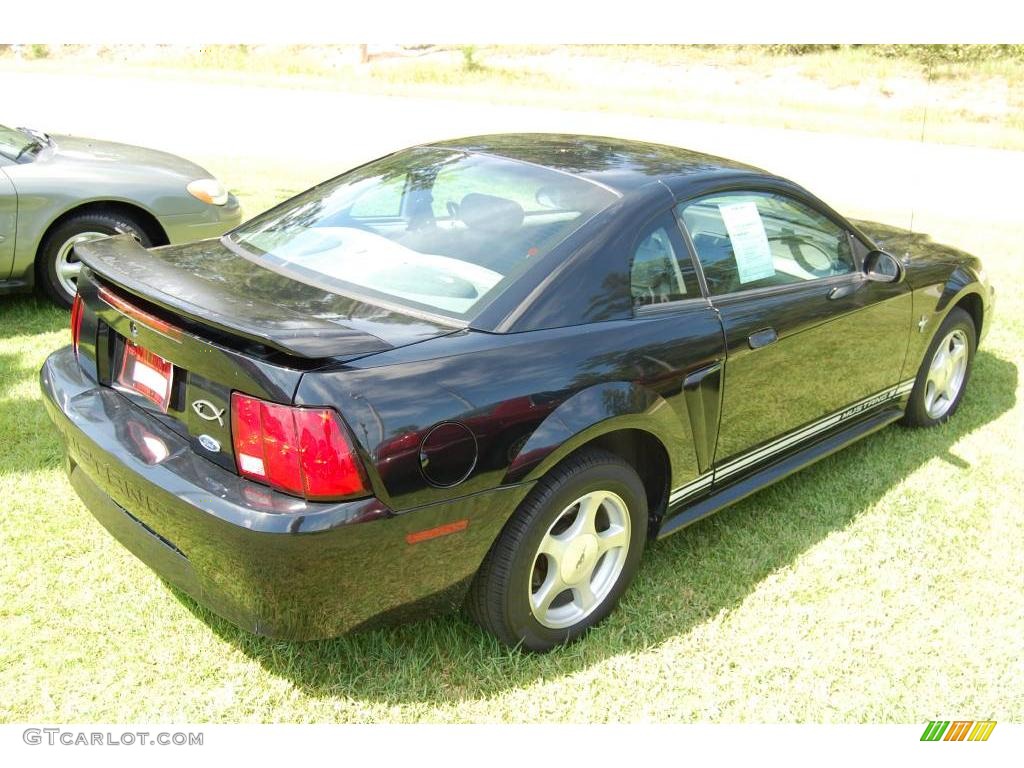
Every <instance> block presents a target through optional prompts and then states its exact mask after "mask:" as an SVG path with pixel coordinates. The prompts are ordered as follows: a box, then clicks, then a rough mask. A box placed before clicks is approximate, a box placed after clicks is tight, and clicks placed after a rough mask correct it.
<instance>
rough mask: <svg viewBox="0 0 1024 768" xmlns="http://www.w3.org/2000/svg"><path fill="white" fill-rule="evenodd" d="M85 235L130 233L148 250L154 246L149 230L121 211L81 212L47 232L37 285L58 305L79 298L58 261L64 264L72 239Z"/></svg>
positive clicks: (66, 305) (40, 250) (40, 255)
mask: <svg viewBox="0 0 1024 768" xmlns="http://www.w3.org/2000/svg"><path fill="white" fill-rule="evenodd" d="M85 233H96V234H103V235H118V234H130V235H132V236H133V237H134V238H135V239H136V240H138V241H139V242H140V243H141V244H142V245H143V246H144V247H146V248H148V247H150V246H151V245H152V244H153V243H152V241H151V240H150V238H149V236H148V235H147V234H146V229H145V227H144V226H143V225H142V224H141V223H140V222H139V221H137V220H136V219H134V218H133V217H131V216H129V215H127V214H124V213H120V212H114V211H110V212H105V211H95V212H87V213H78V214H74V215H72V216H69V217H68V218H67V219H65V220H64V221H62V222H60V223H59V224H58V225H57V226H55V227H54V228H53V229H51V230H50V231H49V232H47V233H46V236H45V237H44V238H43V242H42V244H41V245H40V246H39V254H38V256H37V257H36V282H37V283H38V285H39V288H40V289H41V290H42V291H43V293H45V294H46V295H47V296H48V297H49V298H50V299H51V300H52V301H53V302H54V303H55V304H58V305H60V306H63V307H70V306H71V302H72V301H73V300H74V298H75V295H74V293H71V292H70V291H69V290H68V289H67V288H65V286H64V285H63V284H62V281H61V279H60V278H59V277H58V262H62V261H63V258H64V256H63V255H62V254H63V251H64V246H65V245H66V244H67V243H68V241H69V240H71V239H72V238H74V237H76V236H78V235H82V234H85Z"/></svg>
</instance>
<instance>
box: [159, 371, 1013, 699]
mask: <svg viewBox="0 0 1024 768" xmlns="http://www.w3.org/2000/svg"><path fill="white" fill-rule="evenodd" d="M1017 375H1018V374H1017V368H1016V366H1015V365H1014V364H1013V363H1011V362H1009V361H1007V360H1004V359H1002V358H1000V357H998V356H996V355H994V354H992V353H990V352H987V351H981V352H979V354H978V356H977V358H976V361H975V368H974V371H973V375H972V379H971V383H970V386H969V388H968V392H967V394H966V396H965V398H964V401H963V403H962V406H961V408H960V409H959V411H958V412H957V413H956V414H955V415H954V417H953V418H952V419H951V420H950V422H949V423H947V424H945V425H942V426H939V427H935V428H932V429H925V430H915V429H907V428H903V427H900V426H893V427H890V428H887V429H885V430H882V431H881V432H878V433H876V434H875V435H872V436H870V437H868V438H866V439H864V440H862V441H860V442H859V443H857V444H855V445H853V446H850V447H849V448H847V449H845V450H843V451H840V452H839V453H837V454H834V455H833V456H830V457H828V458H826V459H823V460H822V461H820V462H818V463H817V464H815V465H814V466H812V467H809V468H808V469H806V470H804V471H802V472H799V473H797V474H795V475H793V476H791V477H789V478H787V479H785V480H783V481H781V482H780V483H777V484H776V485H774V486H772V487H771V488H768V489H765V490H763V491H760V492H758V493H756V494H754V495H753V496H751V497H749V498H747V499H746V500H744V501H742V502H740V503H738V504H736V505H734V506H732V507H730V508H728V509H725V510H723V511H721V512H719V513H718V514H717V515H714V516H712V517H710V518H707V519H705V520H702V521H700V522H698V523H696V524H694V525H692V526H690V527H689V528H687V529H686V531H685V532H683V533H681V534H679V535H676V536H672V537H670V538H668V539H666V540H664V541H660V542H656V543H654V544H652V545H651V546H649V547H648V550H647V552H646V556H645V559H644V562H643V564H642V566H641V569H640V573H639V575H638V577H637V579H636V581H635V582H634V584H633V585H632V587H631V588H630V590H629V591H628V592H627V594H626V595H625V597H624V598H623V600H622V602H621V604H620V606H619V607H618V609H617V610H616V611H615V612H613V613H612V615H611V616H610V617H609V619H608V620H607V621H605V622H604V623H603V624H602V625H600V626H599V627H598V628H596V629H595V630H594V631H592V632H591V633H590V634H589V635H588V636H587V637H585V638H584V639H583V640H582V641H580V642H578V643H575V644H573V645H570V646H567V647H565V648H561V649H558V650H555V651H554V652H552V653H549V654H547V655H534V654H529V653H525V652H521V651H519V650H510V649H507V648H504V647H502V646H501V645H499V644H498V643H497V642H496V641H495V640H493V639H492V638H491V637H490V636H488V635H486V634H485V633H483V632H482V631H481V630H480V629H478V628H477V627H476V626H475V625H474V624H473V623H472V622H471V621H470V620H469V619H468V618H467V617H466V616H465V614H464V613H458V614H455V615H449V616H442V617H438V618H434V619H429V620H424V621H419V622H416V623H413V624H408V625H405V626H396V627H389V628H385V629H378V630H374V631H366V632H362V633H355V634H352V635H349V636H345V637H340V638H337V639H334V640H324V641H315V642H309V643H292V642H285V641H279V640H272V639H268V638H264V637H258V636H255V635H252V634H249V633H247V632H244V631H242V630H239V629H237V628H235V627H234V626H232V625H231V624H229V623H227V622H225V621H223V620H222V619H220V618H218V617H217V616H215V615H214V614H212V613H211V612H210V611H208V610H206V609H205V608H203V607H201V606H199V605H198V604H196V603H195V602H194V601H193V600H191V599H190V598H189V597H187V596H186V595H185V594H184V593H182V592H179V591H177V590H174V589H173V588H171V589H172V591H173V592H174V594H175V595H176V596H177V597H178V599H179V600H180V601H181V602H182V603H183V604H184V605H185V606H187V607H188V609H189V610H190V611H192V613H194V614H195V615H196V616H197V617H199V618H200V619H201V620H202V621H204V622H206V623H207V624H208V625H209V626H210V628H211V629H212V630H213V631H214V632H215V633H216V634H217V635H218V636H220V637H221V638H223V639H224V640H226V641H228V642H230V643H231V644H233V645H235V646H237V647H238V648H239V649H241V650H242V651H243V652H244V653H245V654H247V655H248V656H250V657H251V658H253V659H254V660H256V661H257V662H258V663H259V664H260V665H262V666H263V667H264V668H265V669H266V670H267V671H269V672H270V673H272V674H274V675H277V676H280V677H282V678H285V679H288V680H290V681H292V683H294V685H295V686H296V687H297V688H299V689H300V690H301V691H302V692H303V693H305V694H306V695H309V696H313V697H317V698H330V697H339V698H344V699H356V700H373V701H380V702H386V703H390V704H401V703H423V704H427V705H436V704H443V703H453V702H459V701H465V700H475V699H480V698H486V697H489V696H493V695H496V694H498V693H499V692H502V691H505V690H507V689H510V688H515V687H522V686H526V685H529V684H531V683H534V682H537V681H538V680H542V679H547V680H550V679H553V678H557V677H561V676H564V675H569V674H573V673H574V672H577V671H579V670H582V669H585V668H587V667H588V666H590V665H593V664H595V663H598V662H600V661H602V660H604V659H607V658H609V657H611V656H614V655H617V654H623V653H636V652H641V651H643V650H644V649H647V648H651V647H655V646H658V645H660V644H662V643H664V642H666V641H668V640H672V639H678V638H683V637H685V636H686V634H687V633H688V632H690V631H691V630H692V629H693V628H695V627H697V626H699V625H700V624H702V623H704V622H705V621H708V620H710V619H711V618H712V617H714V616H716V615H717V614H719V613H720V612H722V611H728V610H731V609H734V608H735V607H737V606H739V605H740V604H741V603H742V602H743V600H744V599H745V598H746V597H747V596H748V595H749V594H750V593H751V592H752V591H753V590H754V589H756V588H757V586H758V584H759V583H760V582H761V581H762V580H763V579H765V578H766V577H767V576H769V575H770V574H771V573H773V572H775V571H777V570H779V569H780V568H783V567H785V566H787V565H789V564H791V563H792V562H793V561H794V560H796V559H797V558H798V557H799V556H800V555H801V554H802V553H804V552H806V551H807V550H808V549H810V548H811V547H813V546H815V545H816V544H817V543H819V542H820V541H822V540H823V539H824V538H825V537H827V536H828V535H829V534H830V533H832V532H834V531H837V530H840V529H843V528H845V527H846V526H848V525H850V523H851V522H852V521H853V520H855V519H856V518H857V516H858V515H859V514H861V513H862V512H864V511H866V510H868V509H870V508H871V507H872V506H873V505H874V504H875V503H876V502H878V501H879V499H881V498H882V496H883V495H884V494H885V493H886V492H888V491H889V490H890V489H891V488H892V487H894V486H895V485H897V484H898V483H900V482H901V481H902V480H903V479H904V478H906V477H907V476H908V475H910V474H911V473H913V472H914V471H915V470H917V469H918V468H920V467H921V466H922V465H923V464H925V463H927V462H929V461H931V460H933V459H935V458H936V457H938V458H940V459H942V460H944V461H947V462H949V463H950V464H951V465H952V466H956V467H964V465H965V463H966V462H964V461H963V460H962V459H960V458H957V457H956V456H955V455H954V454H952V453H951V447H952V446H953V445H954V444H955V443H956V442H957V441H958V440H959V439H960V438H962V437H964V436H965V435H967V434H969V433H971V432H974V431H975V430H977V429H979V428H982V427H984V426H985V425H986V424H988V423H989V422H991V421H993V420H995V419H996V418H998V417H999V416H1000V415H1001V414H1003V413H1005V412H1006V411H1008V410H1009V409H1010V408H1012V407H1013V406H1014V404H1015V391H1016V388H1017ZM396 567H397V566H396Z"/></svg>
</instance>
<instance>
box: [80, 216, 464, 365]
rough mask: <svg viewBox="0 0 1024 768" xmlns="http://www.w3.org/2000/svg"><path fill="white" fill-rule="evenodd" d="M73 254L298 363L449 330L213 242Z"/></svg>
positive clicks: (111, 244) (90, 248)
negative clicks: (315, 283) (310, 282)
mask: <svg viewBox="0 0 1024 768" xmlns="http://www.w3.org/2000/svg"><path fill="white" fill-rule="evenodd" d="M75 253H76V255H77V256H78V257H79V258H80V259H81V260H82V262H83V263H84V264H85V265H86V266H87V267H89V268H90V269H91V270H92V271H93V272H95V273H96V274H98V275H99V276H100V277H101V278H103V279H104V280H105V281H107V282H109V283H112V284H113V285H115V286H117V287H119V288H121V289H123V290H125V291H127V292H128V293H130V294H132V295H134V296H137V297H139V298H142V299H143V300H144V301H146V302H148V303H151V304H153V305H156V306H157V307H159V308H160V309H162V310H164V311H165V312H169V313H170V314H171V315H172V316H174V317H180V318H184V319H185V320H186V321H189V322H190V323H196V324H198V325H200V326H203V327H205V328H207V329H210V330H213V331H214V332H215V333H217V334H218V335H222V336H225V337H228V338H229V337H232V336H234V337H238V338H239V339H242V340H245V341H246V342H249V343H256V344H261V345H263V346H266V347H268V348H270V349H274V350H277V351H279V352H282V353H284V354H286V355H290V356H292V357H296V358H304V359H307V360H308V359H324V358H334V359H338V358H340V359H353V358H354V357H358V356H362V355H368V354H373V353H375V352H383V351H385V350H388V349H392V348H394V347H400V346H404V345H406V344H413V343H415V342H418V341H424V340H426V339H430V338H434V337H436V336H442V335H445V334H448V333H451V332H452V331H453V330H454V328H453V327H452V326H450V325H442V324H440V323H438V322H434V321H430V320H424V319H421V318H416V317H412V316H410V315H406V314H402V313H399V312H395V311H393V310H390V309H385V308H383V307H379V306H376V305H374V304H369V303H366V302H362V301H359V300H356V299H352V298H348V297H345V296H340V295H338V294H335V293H331V292H329V291H325V290H323V289H322V288H316V287H314V286H311V285H307V284H305V283H301V282H299V281H297V280H293V279H291V278H289V277H286V276H284V275H281V274H279V273H277V272H273V271H271V270H269V269H266V268H264V267H260V266H259V265H257V264H255V263H253V262H252V261H249V260H248V259H245V258H242V257H241V256H238V255H237V254H235V253H234V252H232V251H231V250H229V249H228V248H226V247H225V246H224V245H223V244H222V243H220V241H218V240H202V241H199V242H196V243H189V244H186V245H176V246H165V247H163V248H154V249H151V250H146V249H145V248H143V247H142V246H141V245H139V244H138V243H137V242H136V241H135V240H134V239H132V238H131V237H130V236H128V235H119V236H117V237H110V238H105V239H103V240H96V241H93V242H90V243H83V244H81V245H78V246H76V248H75Z"/></svg>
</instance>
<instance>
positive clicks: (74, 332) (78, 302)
mask: <svg viewBox="0 0 1024 768" xmlns="http://www.w3.org/2000/svg"><path fill="white" fill-rule="evenodd" d="M81 333H82V297H81V296H80V295H79V294H77V293H76V294H75V300H74V301H73V302H71V348H72V349H74V350H75V357H78V337H79V336H80V335H81Z"/></svg>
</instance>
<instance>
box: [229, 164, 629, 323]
mask: <svg viewBox="0 0 1024 768" xmlns="http://www.w3.org/2000/svg"><path fill="white" fill-rule="evenodd" d="M615 199H616V195H615V193H613V192H611V191H609V190H608V189H606V188H604V187H602V186H600V185H598V184H595V183H593V182H589V181H586V180H583V179H580V178H578V177H576V176H571V175H568V174H565V173H561V172H559V171H554V170H551V169H549V168H543V167H540V166H536V165H532V164H529V163H523V162H518V161H515V160H508V159H505V158H500V157H494V156H491V155H484V154H475V153H467V152H460V151H451V150H445V149H437V148H417V149H412V150H407V151H404V152H400V153H397V154H394V155H390V156H388V157H385V158H382V159H380V160H376V161H374V162H372V163H369V164H368V165H364V166H362V167H360V168H356V169H355V170H353V171H350V172H348V173H346V174H344V175H342V176H339V177H338V178H336V179H333V180H331V181H328V182H325V183H323V184H320V185H318V186H316V187H314V188H312V189H310V190H308V191H307V192H304V193H302V194H301V195H299V196H298V197H295V198H293V199H291V200H289V201H287V202H285V203H282V204H281V205H279V206H277V207H276V208H273V209H271V210H270V211H267V212H266V213H264V214H262V215H260V216H258V217H256V218H255V219H253V220H252V221H250V222H248V223H246V224H244V225H242V226H241V227H239V228H238V229H236V230H234V231H233V232H231V233H229V234H228V235H227V237H226V239H227V242H228V243H229V244H231V243H233V244H235V246H236V247H237V246H241V249H242V250H243V251H244V252H245V253H246V254H247V255H248V256H250V258H255V259H256V260H257V261H258V262H259V263H261V264H263V265H265V266H267V267H269V268H270V269H274V270H276V271H279V272H282V273H283V274H286V275H288V276H289V277H292V278H294V279H297V280H300V281H303V282H306V283H311V284H313V285H317V286H319V287H323V288H326V289H327V290H331V291H333V292H336V293H341V294H346V295H353V296H356V297H368V299H369V300H371V301H373V300H377V301H383V302H392V303H397V304H399V305H402V306H406V307H409V308H412V309H419V310H422V311H427V312H430V313H432V314H441V315H446V316H449V317H453V318H457V319H466V318H468V317H469V316H471V315H473V314H475V313H476V312H478V311H479V310H480V309H482V308H483V306H484V305H485V304H487V303H488V302H489V301H490V300H492V299H493V298H494V297H495V296H496V295H498V294H499V293H501V291H503V290H504V289H505V287H506V286H508V285H509V284H510V283H511V282H512V281H513V280H515V279H516V277H517V276H518V275H520V274H521V273H522V272H523V271H524V270H525V269H526V267H527V265H528V264H529V263H530V261H531V260H535V259H538V258H541V257H543V256H544V255H545V254H546V253H548V252H550V251H551V250H552V249H553V248H554V247H555V246H556V245H557V244H558V243H559V242H561V241H562V240H564V239H565V238H566V237H567V236H568V235H569V234H570V233H572V232H573V231H574V230H576V229H577V228H579V227H580V226H581V225H582V224H583V223H584V222H585V221H586V220H587V219H589V218H590V217H592V216H593V215H594V214H596V213H597V212H599V211H600V210H602V209H604V208H606V207H607V206H608V205H609V204H611V203H612V202H613V201H614V200H615Z"/></svg>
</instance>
